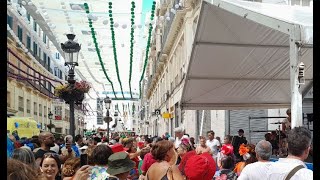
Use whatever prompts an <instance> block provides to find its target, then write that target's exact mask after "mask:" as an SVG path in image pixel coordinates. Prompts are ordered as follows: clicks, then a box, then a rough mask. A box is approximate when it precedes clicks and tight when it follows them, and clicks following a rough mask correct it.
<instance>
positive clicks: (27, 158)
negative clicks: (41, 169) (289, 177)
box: [12, 148, 37, 169]
mask: <svg viewBox="0 0 320 180" xmlns="http://www.w3.org/2000/svg"><path fill="white" fill-rule="evenodd" d="M12 158H13V159H16V160H19V161H21V162H23V163H25V164H27V165H28V166H30V167H31V168H33V169H36V168H37V165H36V160H35V158H34V155H33V152H32V151H30V150H29V149H26V148H19V149H15V150H14V151H13V153H12Z"/></svg>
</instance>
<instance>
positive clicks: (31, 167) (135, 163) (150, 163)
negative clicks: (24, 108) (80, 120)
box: [7, 127, 313, 180]
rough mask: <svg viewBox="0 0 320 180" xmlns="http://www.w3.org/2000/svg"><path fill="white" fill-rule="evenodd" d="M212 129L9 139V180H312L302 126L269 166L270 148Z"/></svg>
mask: <svg viewBox="0 0 320 180" xmlns="http://www.w3.org/2000/svg"><path fill="white" fill-rule="evenodd" d="M238 133H239V136H233V137H232V136H230V135H226V136H225V137H224V139H223V142H220V141H219V140H218V139H219V138H218V139H217V137H215V133H214V131H208V132H207V136H201V137H199V139H198V142H199V144H195V139H194V138H192V137H189V135H188V134H185V132H184V129H183V128H176V129H175V136H174V137H172V136H170V135H169V134H168V133H166V134H165V135H163V136H162V137H157V136H155V137H150V136H137V135H135V136H132V137H130V136H128V137H124V136H113V137H112V138H110V140H109V139H108V137H105V136H104V134H99V133H98V134H94V135H92V136H87V137H82V136H81V135H77V136H75V137H72V136H71V135H67V136H65V137H64V138H55V137H54V135H53V134H52V133H50V132H41V133H40V134H39V136H34V137H32V138H30V139H23V138H22V140H21V139H18V138H19V137H16V136H13V135H8V137H7V147H8V148H7V156H8V159H7V167H8V170H7V179H9V180H15V179H21V180H24V179H25V180H40V179H41V180H59V179H63V180H87V179H92V180H129V179H130V180H180V179H181V180H182V179H186V180H235V179H239V180H254V179H286V180H287V179H290V178H291V179H300V180H303V179H306V180H310V179H313V172H312V171H311V170H309V169H307V168H306V165H305V163H304V160H305V159H306V158H307V157H308V154H309V151H310V145H311V142H312V137H311V132H310V131H309V130H308V129H306V128H304V127H295V128H293V129H292V130H290V131H288V134H287V140H286V141H287V148H288V156H287V157H285V158H280V159H279V161H277V162H271V161H270V157H271V155H272V151H273V149H272V148H273V146H272V144H271V143H270V142H269V141H266V140H261V141H259V142H258V143H257V144H250V143H248V142H247V140H246V138H245V137H244V131H243V130H242V129H240V130H239V131H238Z"/></svg>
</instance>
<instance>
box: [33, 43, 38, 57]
mask: <svg viewBox="0 0 320 180" xmlns="http://www.w3.org/2000/svg"><path fill="white" fill-rule="evenodd" d="M33 55H38V45H37V43H35V42H33Z"/></svg>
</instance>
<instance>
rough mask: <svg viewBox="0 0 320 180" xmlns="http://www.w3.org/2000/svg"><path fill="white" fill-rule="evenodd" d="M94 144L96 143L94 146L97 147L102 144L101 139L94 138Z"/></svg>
mask: <svg viewBox="0 0 320 180" xmlns="http://www.w3.org/2000/svg"><path fill="white" fill-rule="evenodd" d="M93 142H94V145H97V144H98V143H99V142H101V138H99V137H94V138H93Z"/></svg>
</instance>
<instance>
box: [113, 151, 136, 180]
mask: <svg viewBox="0 0 320 180" xmlns="http://www.w3.org/2000/svg"><path fill="white" fill-rule="evenodd" d="M135 165H136V164H135V162H134V161H132V160H130V158H129V155H128V154H127V153H125V152H118V153H114V154H112V155H111V156H110V157H109V158H108V169H107V173H108V174H110V175H112V176H117V177H118V178H119V179H120V180H126V179H127V177H128V175H129V172H130V170H132V169H133V168H134V167H135Z"/></svg>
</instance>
